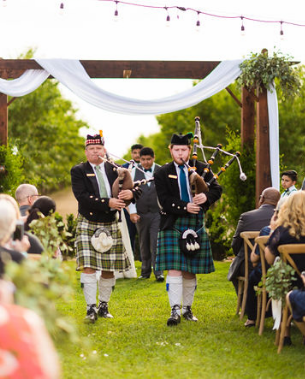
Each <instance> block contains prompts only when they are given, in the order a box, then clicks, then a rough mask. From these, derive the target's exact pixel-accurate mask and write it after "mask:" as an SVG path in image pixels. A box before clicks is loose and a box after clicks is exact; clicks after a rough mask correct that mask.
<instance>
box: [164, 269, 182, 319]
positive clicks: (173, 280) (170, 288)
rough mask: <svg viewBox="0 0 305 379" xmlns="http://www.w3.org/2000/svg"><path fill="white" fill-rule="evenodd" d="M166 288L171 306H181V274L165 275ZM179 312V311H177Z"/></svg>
mask: <svg viewBox="0 0 305 379" xmlns="http://www.w3.org/2000/svg"><path fill="white" fill-rule="evenodd" d="M166 290H167V293H168V299H169V305H170V306H171V308H172V307H173V306H174V305H179V307H181V302H182V276H169V275H167V277H166ZM177 313H178V314H180V311H178V312H177Z"/></svg>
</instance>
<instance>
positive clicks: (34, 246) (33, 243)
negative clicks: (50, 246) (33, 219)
mask: <svg viewBox="0 0 305 379" xmlns="http://www.w3.org/2000/svg"><path fill="white" fill-rule="evenodd" d="M0 199H5V200H7V201H9V202H10V203H11V204H12V205H13V207H14V209H15V211H16V217H17V220H22V217H21V215H20V211H19V207H18V204H17V202H16V200H15V199H14V198H13V197H11V196H9V195H6V194H3V193H2V194H0ZM24 235H25V236H26V237H27V238H28V240H29V243H30V247H29V249H28V250H27V253H28V254H41V253H42V252H43V246H42V244H41V242H40V241H39V239H38V238H37V237H36V236H34V235H33V234H32V233H28V232H24Z"/></svg>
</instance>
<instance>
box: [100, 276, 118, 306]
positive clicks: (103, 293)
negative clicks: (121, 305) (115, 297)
mask: <svg viewBox="0 0 305 379" xmlns="http://www.w3.org/2000/svg"><path fill="white" fill-rule="evenodd" d="M114 285H115V278H110V279H105V278H102V277H100V280H99V281H98V288H99V295H98V299H99V301H105V302H106V303H108V302H109V300H110V296H111V292H112V291H113V289H114Z"/></svg>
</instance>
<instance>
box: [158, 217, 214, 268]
mask: <svg viewBox="0 0 305 379" xmlns="http://www.w3.org/2000/svg"><path fill="white" fill-rule="evenodd" d="M203 224H204V214H203V213H200V214H199V215H197V216H196V215H193V214H190V215H188V216H187V217H179V218H178V219H177V221H176V222H175V224H174V228H176V229H178V230H180V231H181V232H184V231H185V230H187V229H193V230H195V231H196V232H197V231H198V230H199V229H200V228H201V227H202V225H203ZM197 234H198V235H199V236H200V239H201V243H200V247H201V249H200V250H198V252H197V254H196V255H195V256H194V257H192V258H188V257H186V256H185V255H184V254H183V252H182V251H180V247H179V237H180V233H179V232H178V231H176V230H174V229H169V230H163V231H159V233H158V243H157V257H156V271H163V270H179V271H187V272H190V273H193V274H208V273H210V272H214V271H215V268H214V262H213V257H212V251H211V246H210V242H209V239H208V235H207V232H206V230H205V228H204V227H203V228H202V229H201V230H200V231H199V232H197Z"/></svg>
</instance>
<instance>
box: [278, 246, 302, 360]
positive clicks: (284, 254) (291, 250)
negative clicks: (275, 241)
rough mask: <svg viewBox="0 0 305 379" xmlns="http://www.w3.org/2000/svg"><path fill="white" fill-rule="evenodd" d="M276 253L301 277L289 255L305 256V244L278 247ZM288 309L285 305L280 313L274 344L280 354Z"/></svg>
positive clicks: (287, 323)
mask: <svg viewBox="0 0 305 379" xmlns="http://www.w3.org/2000/svg"><path fill="white" fill-rule="evenodd" d="M278 251H279V253H280V254H281V258H282V260H283V261H284V262H286V263H288V264H290V265H291V266H292V267H293V268H294V270H295V271H296V273H297V274H298V275H301V273H300V271H299V269H298V267H297V266H296V264H295V262H294V260H293V258H292V257H291V255H296V254H304V255H305V244H289V245H280V246H279V247H278ZM288 313H289V309H288V305H287V304H285V306H284V309H283V311H282V321H281V326H280V329H279V330H280V331H279V333H277V336H276V340H275V343H276V344H277V345H278V349H277V352H278V353H280V352H281V350H282V348H283V345H284V337H285V329H286V327H287V326H289V324H290V321H291V318H289V317H288Z"/></svg>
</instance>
